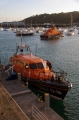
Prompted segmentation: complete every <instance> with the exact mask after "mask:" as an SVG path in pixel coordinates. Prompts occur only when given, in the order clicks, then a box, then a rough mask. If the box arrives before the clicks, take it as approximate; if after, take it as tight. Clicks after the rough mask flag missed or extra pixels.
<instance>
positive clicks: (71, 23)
mask: <svg viewBox="0 0 79 120" xmlns="http://www.w3.org/2000/svg"><path fill="white" fill-rule="evenodd" d="M72 26H73V16H72V14H71V27H72Z"/></svg>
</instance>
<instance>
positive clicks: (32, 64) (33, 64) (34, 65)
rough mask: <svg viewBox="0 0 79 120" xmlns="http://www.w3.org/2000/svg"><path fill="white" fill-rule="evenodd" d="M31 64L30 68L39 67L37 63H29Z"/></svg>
mask: <svg viewBox="0 0 79 120" xmlns="http://www.w3.org/2000/svg"><path fill="white" fill-rule="evenodd" d="M29 66H30V69H37V66H36V64H35V63H31V64H29Z"/></svg>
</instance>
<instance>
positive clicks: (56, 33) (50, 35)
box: [40, 26, 62, 40]
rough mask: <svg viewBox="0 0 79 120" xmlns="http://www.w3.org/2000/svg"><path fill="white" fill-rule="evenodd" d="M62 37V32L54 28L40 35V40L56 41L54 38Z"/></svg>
mask: <svg viewBox="0 0 79 120" xmlns="http://www.w3.org/2000/svg"><path fill="white" fill-rule="evenodd" d="M61 35H62V32H60V31H59V30H58V29H57V28H56V27H54V26H52V27H51V28H49V29H48V30H47V31H46V32H44V33H43V34H41V35H40V38H41V39H42V40H43V39H47V40H48V39H54V38H60V37H61Z"/></svg>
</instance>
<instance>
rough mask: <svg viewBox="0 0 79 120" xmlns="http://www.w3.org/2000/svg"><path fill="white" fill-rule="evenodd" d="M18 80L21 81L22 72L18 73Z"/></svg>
mask: <svg viewBox="0 0 79 120" xmlns="http://www.w3.org/2000/svg"><path fill="white" fill-rule="evenodd" d="M18 80H20V81H21V74H20V73H18Z"/></svg>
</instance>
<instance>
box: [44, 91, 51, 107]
mask: <svg viewBox="0 0 79 120" xmlns="http://www.w3.org/2000/svg"><path fill="white" fill-rule="evenodd" d="M49 107H50V96H49V94H48V93H45V109H49Z"/></svg>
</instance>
